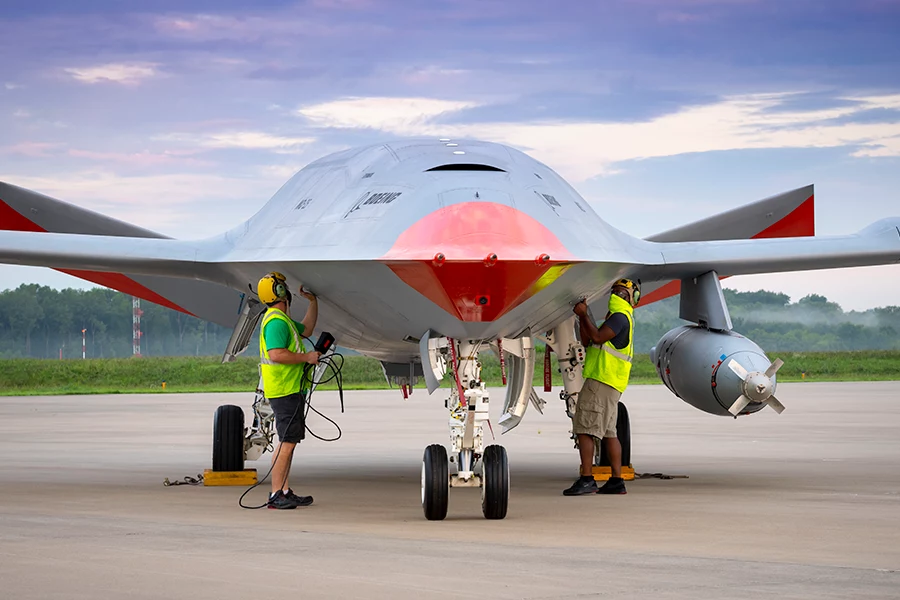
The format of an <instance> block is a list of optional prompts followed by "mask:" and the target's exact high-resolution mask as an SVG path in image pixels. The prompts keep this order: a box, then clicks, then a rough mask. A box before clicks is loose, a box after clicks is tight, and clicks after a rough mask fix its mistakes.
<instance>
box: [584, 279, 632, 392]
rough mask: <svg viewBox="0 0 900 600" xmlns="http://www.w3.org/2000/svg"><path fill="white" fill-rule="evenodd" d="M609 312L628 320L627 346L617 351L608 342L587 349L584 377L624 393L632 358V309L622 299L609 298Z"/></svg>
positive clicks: (629, 374) (616, 297)
mask: <svg viewBox="0 0 900 600" xmlns="http://www.w3.org/2000/svg"><path fill="white" fill-rule="evenodd" d="M609 312H611V313H622V314H624V315H625V316H626V317H627V318H628V345H627V346H626V347H625V348H622V349H621V350H619V349H617V348H616V347H614V346H613V345H612V341H609V342H605V343H604V344H602V345H601V346H599V347H598V346H590V347H588V348H587V349H586V350H585V356H584V359H585V360H584V376H585V377H586V378H588V379H595V380H597V381H599V382H600V383H605V384H606V385H608V386H610V387H611V388H613V389H616V390H618V391H620V392H624V391H625V388H626V387H628V379H629V377H630V376H631V362H632V360H633V356H634V308H632V306H631V305H630V304H629V303H628V302H627V301H625V300H623V299H622V298H619V297H618V296H611V297H610V299H609Z"/></svg>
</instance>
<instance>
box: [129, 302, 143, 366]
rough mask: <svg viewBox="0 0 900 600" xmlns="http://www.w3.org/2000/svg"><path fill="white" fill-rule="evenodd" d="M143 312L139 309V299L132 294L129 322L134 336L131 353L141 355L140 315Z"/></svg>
mask: <svg viewBox="0 0 900 600" xmlns="http://www.w3.org/2000/svg"><path fill="white" fill-rule="evenodd" d="M142 314H144V311H142V310H141V299H140V298H138V297H136V296H132V297H131V324H132V328H133V329H134V336H133V338H132V342H131V353H132V354H133V355H134V356H140V355H141V315H142Z"/></svg>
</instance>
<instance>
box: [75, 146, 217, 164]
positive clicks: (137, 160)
mask: <svg viewBox="0 0 900 600" xmlns="http://www.w3.org/2000/svg"><path fill="white" fill-rule="evenodd" d="M68 154H69V156H73V157H75V158H85V159H89V160H95V161H98V162H100V163H118V164H125V165H130V166H136V167H155V166H159V165H180V166H186V165H190V166H212V165H213V164H214V163H211V162H209V161H204V160H200V159H197V158H194V157H192V156H191V154H193V152H190V151H168V150H167V151H164V152H149V151H146V150H145V151H143V152H95V151H93V150H79V149H72V150H69V152H68Z"/></svg>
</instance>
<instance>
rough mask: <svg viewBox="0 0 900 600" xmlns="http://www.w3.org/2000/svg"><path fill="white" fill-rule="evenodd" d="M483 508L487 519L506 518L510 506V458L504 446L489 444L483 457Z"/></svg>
mask: <svg viewBox="0 0 900 600" xmlns="http://www.w3.org/2000/svg"><path fill="white" fill-rule="evenodd" d="M481 460H482V467H483V469H482V477H483V478H484V480H483V481H482V484H483V487H482V488H481V510H482V512H483V513H484V518H485V519H504V518H506V509H507V508H508V507H509V460H508V459H507V457H506V448H504V447H503V446H497V445H494V446H488V447H487V448H485V449H484V456H483V457H482V459H481Z"/></svg>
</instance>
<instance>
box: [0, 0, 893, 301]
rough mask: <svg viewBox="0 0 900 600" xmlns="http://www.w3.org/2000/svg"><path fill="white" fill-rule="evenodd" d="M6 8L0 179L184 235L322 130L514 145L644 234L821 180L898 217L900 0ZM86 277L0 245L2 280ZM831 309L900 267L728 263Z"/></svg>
mask: <svg viewBox="0 0 900 600" xmlns="http://www.w3.org/2000/svg"><path fill="white" fill-rule="evenodd" d="M548 6H550V5H548V4H547V3H546V2H537V1H535V0H517V1H516V2H510V1H509V0H473V1H470V0H458V1H448V0H427V1H425V0H423V1H420V2H395V1H390V0H378V1H376V0H312V1H310V2H288V1H280V0H254V1H252V2H251V1H247V0H216V1H213V0H178V1H175V0H157V1H152V0H150V1H146V2H142V3H126V2H120V1H118V0H79V2H70V1H68V0H66V1H64V0H50V1H35V0H31V1H27V2H26V1H22V0H4V2H3V3H2V5H0V180H3V181H6V182H9V183H13V184H15V185H19V186H22V187H27V188H31V189H34V190H37V191H40V192H42V193H45V194H48V195H50V196H53V197H55V198H59V199H61V200H66V201H68V202H72V203H74V204H77V205H79V206H83V207H86V208H89V209H92V210H96V211H99V212H102V213H104V214H107V215H110V216H112V217H116V218H119V219H123V220H126V221H129V222H132V223H135V224H138V225H140V226H142V227H145V228H148V229H153V230H156V231H159V232H161V233H164V234H166V235H170V236H173V237H177V238H202V237H207V236H211V235H214V234H217V233H220V232H221V231H223V230H225V229H229V228H231V227H232V226H234V225H236V224H238V223H240V222H241V221H243V220H244V219H246V218H248V217H250V216H251V215H253V214H254V213H255V212H256V211H257V210H259V208H260V207H261V206H262V205H263V204H264V203H265V202H266V200H267V199H268V198H269V197H271V195H272V194H273V193H274V192H275V191H276V190H277V189H278V188H279V187H280V186H281V184H282V183H284V182H285V181H286V180H287V179H288V178H289V177H290V176H291V175H292V174H293V173H295V172H296V171H297V170H299V169H300V168H302V167H303V166H304V165H305V164H307V163H309V162H311V161H312V160H315V159H316V158H319V157H321V156H323V155H325V154H328V153H330V152H334V151H337V150H341V149H345V148H348V147H352V146H356V145H360V144H367V143H372V142H376V141H384V140H389V139H396V138H398V137H406V136H420V135H425V136H432V135H433V136H439V137H440V136H452V137H471V138H478V139H485V140H489V141H495V142H501V143H506V144H509V145H512V146H514V147H516V148H519V149H521V150H523V151H525V152H527V153H528V154H530V155H531V156H533V157H535V158H537V159H538V160H541V161H543V162H544V163H546V164H547V165H548V166H550V167H551V168H553V169H555V170H556V171H557V172H559V173H560V174H561V175H562V176H563V177H565V178H566V179H567V180H568V181H569V182H570V183H571V184H572V185H573V186H574V187H575V188H576V189H577V190H578V191H579V192H580V193H581V194H582V195H583V196H584V198H585V199H587V200H588V202H589V203H590V204H591V205H592V206H593V208H594V209H595V210H596V211H597V212H598V213H599V214H600V216H601V217H603V218H604V219H605V220H606V221H608V222H609V223H611V224H612V225H614V226H616V227H618V228H620V229H622V230H624V231H626V232H628V233H630V234H632V235H636V236H639V237H645V236H648V235H652V234H654V233H657V232H660V231H664V230H667V229H671V228H673V227H676V226H678V225H681V224H684V223H688V222H691V221H694V220H697V219H701V218H704V217H706V216H709V215H711V214H714V213H717V212H721V211H724V210H728V209H731V208H735V207H737V206H740V205H742V204H746V203H749V202H753V201H755V200H759V199H762V198H765V197H768V196H771V195H774V194H777V193H780V192H783V191H787V190H790V189H794V188H797V187H800V186H803V185H807V184H810V183H813V184H815V185H816V211H817V216H816V228H817V233H818V234H820V235H838V234H846V233H853V232H856V231H858V230H860V229H862V228H863V227H865V226H866V225H868V224H870V223H872V222H874V221H876V220H878V219H881V218H884V217H888V216H900V35H897V31H900V0H854V1H842V2H836V1H833V0H791V2H784V1H764V0H608V1H603V2H600V1H597V2H584V1H572V2H557V3H554V4H553V5H552V10H548ZM32 282H35V283H41V284H45V285H52V286H54V287H67V286H79V287H87V286H89V284H86V283H84V282H81V281H80V280H77V279H74V278H71V277H69V276H67V275H63V274H61V273H56V272H54V271H51V270H48V269H38V268H26V267H13V266H0V289H6V288H11V287H16V286H17V285H19V284H21V283H32ZM727 286H728V287H731V288H735V289H739V290H756V289H770V290H774V291H779V292H784V293H787V294H788V295H790V296H791V298H792V299H793V300H794V301H796V300H798V299H799V298H801V297H803V296H805V295H807V294H810V293H818V294H822V295H825V296H827V297H828V298H830V299H831V300H833V301H836V302H838V303H839V304H841V306H842V307H844V309H845V310H851V309H853V310H865V309H868V308H872V307H876V306H886V305H900V266H887V267H869V268H863V269H844V270H835V271H819V272H814V273H794V274H777V275H755V276H744V277H735V278H732V279H729V280H728V283H727Z"/></svg>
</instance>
